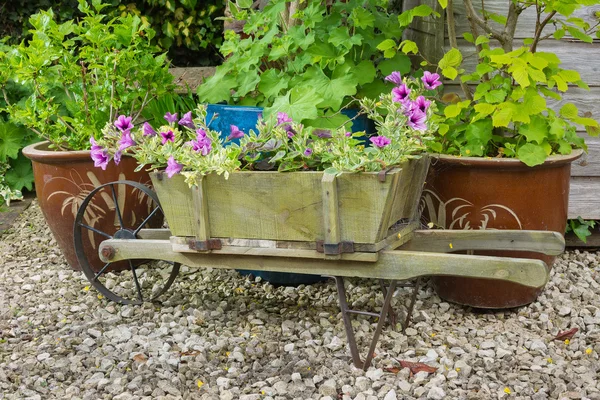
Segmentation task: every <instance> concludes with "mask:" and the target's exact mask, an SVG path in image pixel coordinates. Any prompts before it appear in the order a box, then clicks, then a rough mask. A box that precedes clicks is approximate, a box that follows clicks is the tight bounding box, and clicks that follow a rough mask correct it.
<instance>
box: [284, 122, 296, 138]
mask: <svg viewBox="0 0 600 400" xmlns="http://www.w3.org/2000/svg"><path fill="white" fill-rule="evenodd" d="M285 131H286V132H287V137H288V138H290V139H291V138H293V137H294V135H296V131H295V130H294V128H292V127H291V126H289V125H288V126H286V127H285Z"/></svg>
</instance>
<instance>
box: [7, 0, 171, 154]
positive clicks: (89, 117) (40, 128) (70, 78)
mask: <svg viewBox="0 0 600 400" xmlns="http://www.w3.org/2000/svg"><path fill="white" fill-rule="evenodd" d="M103 7H104V6H103V5H100V3H99V2H94V6H93V7H90V6H89V5H88V4H87V3H86V2H85V1H84V0H80V3H79V9H80V11H81V12H82V13H84V14H85V17H83V18H82V19H81V20H79V21H78V22H77V23H74V22H73V21H67V22H64V23H62V24H58V23H56V22H55V21H54V13H53V12H52V11H51V10H48V11H42V12H40V13H38V14H35V15H33V16H32V17H31V18H30V23H31V25H32V27H33V28H32V30H31V31H30V33H31V35H32V38H31V40H29V41H24V42H22V43H21V44H20V45H18V46H15V47H14V48H13V49H12V50H10V51H8V52H6V53H0V65H1V66H0V84H1V85H2V87H5V86H6V85H7V84H8V83H9V82H10V80H11V79H13V80H14V81H16V82H19V83H21V84H22V85H24V86H25V87H27V88H30V90H31V91H32V94H31V95H30V96H29V97H27V98H25V99H22V100H21V101H18V102H13V103H11V104H9V105H7V107H6V111H7V112H8V113H9V114H10V117H11V119H12V120H13V121H15V122H17V123H20V124H23V125H24V126H26V127H28V128H29V129H31V130H32V131H34V132H35V133H36V134H37V135H38V136H39V137H41V138H44V139H47V140H50V142H51V143H52V144H53V145H54V146H56V147H57V148H61V149H71V150H82V149H86V148H89V145H90V144H89V139H90V137H93V136H97V135H99V133H100V130H101V129H102V128H103V127H104V125H105V124H106V123H107V122H108V121H113V120H114V119H115V118H116V116H118V115H119V114H125V113H127V114H133V116H134V117H135V118H134V120H135V119H137V118H138V117H139V116H140V115H141V111H142V110H143V109H144V107H145V106H146V105H147V104H148V102H150V101H152V100H153V99H155V98H158V97H160V96H162V95H164V94H166V93H172V92H173V90H174V88H175V86H174V85H173V83H172V79H173V78H172V76H171V75H170V74H169V72H168V63H167V61H166V56H165V54H158V49H157V48H156V47H155V46H153V45H152V44H151V40H152V38H153V37H154V31H153V30H152V29H151V28H149V27H148V26H147V25H145V24H143V23H142V20H141V19H140V18H139V17H137V16H133V15H126V16H122V17H119V18H115V19H111V20H107V18H106V17H105V16H104V15H102V14H99V12H100V10H101V9H102V8H103Z"/></svg>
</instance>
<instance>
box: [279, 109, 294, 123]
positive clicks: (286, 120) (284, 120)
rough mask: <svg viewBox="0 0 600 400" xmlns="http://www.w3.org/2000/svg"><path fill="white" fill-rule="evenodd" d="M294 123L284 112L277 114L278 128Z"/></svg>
mask: <svg viewBox="0 0 600 400" xmlns="http://www.w3.org/2000/svg"><path fill="white" fill-rule="evenodd" d="M290 122H293V121H292V119H291V118H290V116H289V115H287V114H286V113H284V112H278V113H277V126H279V125H283V124H287V123H290Z"/></svg>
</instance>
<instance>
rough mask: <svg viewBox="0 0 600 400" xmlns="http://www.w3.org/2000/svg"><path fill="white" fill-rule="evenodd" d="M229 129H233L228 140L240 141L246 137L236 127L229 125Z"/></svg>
mask: <svg viewBox="0 0 600 400" xmlns="http://www.w3.org/2000/svg"><path fill="white" fill-rule="evenodd" d="M229 129H231V134H230V135H229V136H228V137H227V140H233V139H239V138H241V137H243V136H244V131H242V130H241V129H240V128H238V127H237V126H235V125H229Z"/></svg>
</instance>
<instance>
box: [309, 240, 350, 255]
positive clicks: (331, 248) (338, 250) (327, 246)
mask: <svg viewBox="0 0 600 400" xmlns="http://www.w3.org/2000/svg"><path fill="white" fill-rule="evenodd" d="M317 251H318V252H319V253H325V255H328V256H334V255H338V254H342V253H354V242H339V243H325V241H323V240H317Z"/></svg>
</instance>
